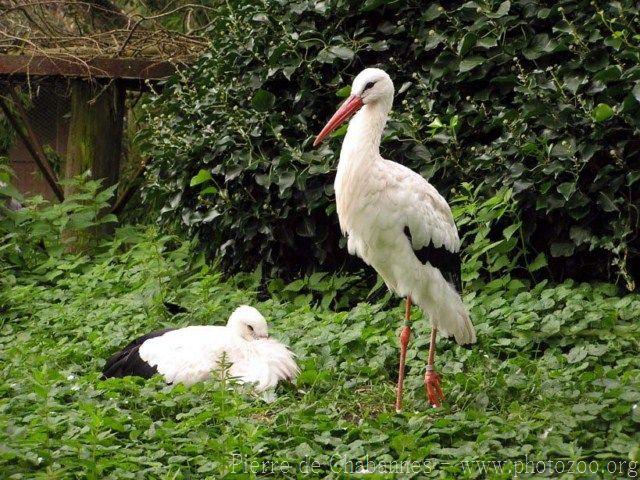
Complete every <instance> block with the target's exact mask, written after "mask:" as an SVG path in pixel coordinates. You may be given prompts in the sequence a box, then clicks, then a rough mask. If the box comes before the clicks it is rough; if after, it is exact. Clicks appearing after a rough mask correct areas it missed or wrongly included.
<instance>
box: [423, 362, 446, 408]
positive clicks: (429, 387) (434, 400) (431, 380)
mask: <svg viewBox="0 0 640 480" xmlns="http://www.w3.org/2000/svg"><path fill="white" fill-rule="evenodd" d="M427 368H428V367H427ZM424 388H425V390H426V391H427V398H428V399H429V403H430V404H431V405H432V406H433V407H439V406H440V405H441V404H442V402H443V401H444V393H442V388H440V375H438V374H437V373H436V372H435V371H434V370H429V369H428V370H427V373H425V374H424Z"/></svg>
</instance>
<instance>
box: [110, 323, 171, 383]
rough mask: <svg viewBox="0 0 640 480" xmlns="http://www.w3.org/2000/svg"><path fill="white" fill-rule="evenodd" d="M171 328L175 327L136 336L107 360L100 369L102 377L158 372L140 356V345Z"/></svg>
mask: <svg viewBox="0 0 640 480" xmlns="http://www.w3.org/2000/svg"><path fill="white" fill-rule="evenodd" d="M172 330H175V328H164V329H162V330H156V331H155V332H151V333H148V334H147V335H143V336H142V337H140V338H136V339H135V340H134V341H133V342H131V343H130V344H129V345H127V346H126V347H124V348H123V349H122V350H120V351H119V352H117V353H115V354H113V355H112V356H111V357H110V358H109V360H107V363H105V365H104V368H103V369H102V378H109V377H125V376H127V375H137V376H139V377H145V378H151V377H153V376H154V375H155V374H156V373H158V370H157V369H156V367H152V366H151V365H149V364H148V363H147V362H145V361H144V360H142V358H140V352H139V350H140V346H141V345H142V344H143V343H144V342H146V341H147V340H149V339H150V338H154V337H159V336H161V335H164V334H165V333H167V332H170V331H172Z"/></svg>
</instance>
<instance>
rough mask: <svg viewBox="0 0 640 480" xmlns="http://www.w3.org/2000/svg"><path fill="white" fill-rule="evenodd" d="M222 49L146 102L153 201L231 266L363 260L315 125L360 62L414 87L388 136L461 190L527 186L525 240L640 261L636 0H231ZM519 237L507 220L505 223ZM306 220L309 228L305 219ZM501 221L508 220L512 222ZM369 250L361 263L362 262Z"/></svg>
mask: <svg viewBox="0 0 640 480" xmlns="http://www.w3.org/2000/svg"><path fill="white" fill-rule="evenodd" d="M216 8H218V9H219V15H218V16H217V17H216V18H217V22H216V24H215V25H214V26H212V27H211V29H210V31H209V33H208V36H209V38H210V40H211V48H210V51H209V53H208V54H206V55H204V57H203V58H201V59H200V60H199V61H198V62H197V64H196V65H194V66H193V68H191V69H189V70H187V71H185V72H183V74H182V76H180V77H179V78H176V79H174V80H173V81H170V82H169V83H168V84H167V85H166V86H165V89H164V92H163V93H162V94H161V95H159V96H158V97H157V98H155V99H154V101H153V102H151V103H149V104H148V105H147V107H146V108H147V111H148V127H147V128H146V130H145V131H144V132H142V133H141V134H140V136H139V139H140V140H141V141H142V142H143V144H144V148H145V151H146V153H147V154H149V155H150V156H151V157H152V158H153V159H154V163H153V165H152V173H151V175H150V178H151V180H152V181H151V184H150V185H149V186H148V187H147V188H146V190H145V199H146V201H147V203H148V204H156V205H158V206H159V207H162V213H161V217H162V218H163V219H165V220H166V221H173V222H179V223H181V224H183V225H185V226H187V227H188V228H189V230H190V231H191V232H192V233H194V234H199V236H200V239H201V241H202V243H203V245H206V246H207V247H208V248H210V250H211V251H212V252H214V253H215V254H217V255H218V256H220V257H221V258H222V260H223V263H224V265H225V267H226V268H228V269H231V270H238V269H243V268H245V269H246V268H250V269H253V268H255V266H256V265H257V264H258V262H263V266H264V267H265V271H267V272H272V273H278V274H284V275H294V274H295V273H297V272H298V271H299V270H305V271H308V270H311V269H313V268H321V269H323V270H333V269H335V268H338V267H341V266H343V265H344V264H345V262H349V260H348V259H347V258H346V257H347V255H346V251H345V249H344V248H341V247H340V242H341V239H340V234H339V229H338V227H337V219H336V215H335V212H334V207H333V188H332V182H333V172H334V170H335V165H336V162H337V157H338V151H339V148H340V142H339V140H335V141H330V142H327V143H326V144H325V145H324V146H323V147H322V148H321V149H319V150H314V149H312V148H311V139H312V136H313V134H315V133H317V132H318V131H319V129H320V128H321V126H322V125H323V123H324V122H325V121H326V120H327V119H328V118H329V116H330V115H331V113H332V111H333V110H334V109H335V108H336V106H337V105H338V103H339V102H340V99H341V97H344V96H346V95H347V93H348V89H347V86H348V85H349V84H350V82H351V79H352V77H353V75H355V74H356V73H358V72H359V71H360V69H362V68H363V67H365V66H373V65H380V66H382V67H384V68H385V69H386V70H387V71H388V72H389V73H390V74H391V76H392V77H393V79H394V81H395V84H396V90H397V95H396V101H395V111H394V113H393V115H392V120H391V122H390V124H389V126H388V129H387V132H386V134H385V138H384V141H383V145H382V150H383V153H384V154H386V155H385V156H387V157H388V158H392V159H395V160H398V161H400V162H402V163H404V164H406V165H408V166H410V167H411V168H413V169H415V170H417V171H419V172H420V173H421V174H423V175H424V176H425V177H427V178H430V179H431V181H432V183H434V184H435V185H436V186H437V187H438V188H439V189H440V190H441V191H442V192H443V193H444V194H445V195H446V196H447V197H448V198H449V199H455V198H456V196H457V195H459V194H461V192H460V191H459V185H460V184H461V182H462V181H467V182H469V183H470V184H471V185H472V186H473V187H474V188H477V195H478V198H479V199H481V200H482V199H488V198H490V197H492V196H493V195H494V193H495V192H496V191H498V190H500V189H502V188H503V187H508V188H510V189H511V190H512V191H513V193H514V198H515V201H516V202H517V209H516V211H515V214H514V215H515V217H514V218H513V219H512V220H513V221H519V222H521V225H522V231H521V232H519V235H521V237H522V239H523V246H524V249H523V251H522V256H521V258H520V261H519V262H518V265H516V268H520V267H523V268H525V269H526V267H527V265H528V264H530V263H531V262H532V261H533V260H534V259H535V258H537V257H538V256H539V254H541V253H542V254H544V255H545V256H546V257H547V258H548V259H549V270H548V272H546V273H545V274H546V275H548V274H551V275H552V276H553V277H554V278H556V279H562V278H564V277H566V276H572V277H575V278H606V279H611V280H618V279H622V280H624V283H626V285H627V286H628V287H629V288H633V272H637V271H640V263H639V262H638V258H639V257H638V246H639V243H638V242H639V241H638V230H639V229H638V218H639V210H638V204H639V199H638V195H639V185H640V182H639V180H640V153H639V152H640V136H639V127H640V83H639V82H640V66H639V59H640V47H639V39H640V36H639V31H640V30H639V28H638V18H639V11H638V7H637V4H636V3H635V2H633V1H629V0H628V1H622V2H595V1H576V0H571V1H561V2H534V1H531V0H518V1H512V2H510V1H504V2H497V1H477V2H475V1H470V2H464V3H463V2H445V3H442V4H438V3H435V2H432V3H429V4H428V5H426V4H424V3H423V2H411V1H410V2H384V1H381V0H367V1H364V2H361V1H347V0H328V1H323V2H312V1H296V2H294V1H287V0H281V1H276V2H271V1H263V2H246V1H237V0H236V1H229V2H224V3H221V4H217V6H216ZM497 232H498V235H500V230H498V231H497ZM294 233H295V234H294ZM495 234H496V232H492V235H495ZM359 265H360V264H359V263H352V264H349V263H347V266H348V267H353V266H359Z"/></svg>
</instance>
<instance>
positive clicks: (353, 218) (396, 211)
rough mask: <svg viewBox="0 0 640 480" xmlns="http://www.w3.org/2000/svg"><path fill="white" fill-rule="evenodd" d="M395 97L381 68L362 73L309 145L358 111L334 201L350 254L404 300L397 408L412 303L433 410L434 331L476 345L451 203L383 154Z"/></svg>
mask: <svg viewBox="0 0 640 480" xmlns="http://www.w3.org/2000/svg"><path fill="white" fill-rule="evenodd" d="M393 94H394V88H393V82H392V81H391V78H389V75H387V74H386V73H385V72H384V71H382V70H380V69H377V68H367V69H365V70H363V71H362V72H360V74H359V75H358V76H357V77H356V78H355V79H354V81H353V85H352V87H351V96H350V97H349V98H347V100H346V101H345V102H344V103H343V104H342V106H341V107H340V108H339V109H338V111H337V112H336V113H335V114H334V115H333V117H331V119H330V120H329V122H328V123H327V124H326V126H325V127H324V128H323V129H322V131H321V132H320V134H319V135H318V136H317V137H316V139H315V142H314V143H313V145H314V146H316V145H318V144H320V142H322V140H323V139H324V138H326V137H327V136H328V135H329V134H330V133H331V132H332V131H334V130H335V129H336V128H338V127H339V126H340V125H341V124H342V123H344V122H345V121H346V120H347V119H348V118H349V117H350V116H351V115H352V114H354V113H356V112H357V113H356V114H355V116H354V117H353V119H352V120H351V121H350V123H349V128H348V129H347V133H346V135H345V137H344V141H343V142H342V150H341V152H340V162H339V163H338V171H337V174H336V179H335V184H334V185H335V193H336V205H337V211H338V218H339V220H340V228H341V229H342V232H343V233H344V234H345V235H346V236H347V247H348V250H349V253H350V254H352V255H357V256H359V257H360V258H362V259H363V260H364V261H365V262H366V263H367V264H368V265H371V266H372V267H373V268H374V269H375V270H376V271H377V272H378V273H379V274H380V276H381V277H382V278H383V279H384V281H385V283H386V284H387V286H388V287H389V288H390V289H391V290H392V291H394V292H395V293H397V294H398V295H400V296H401V297H406V299H407V300H406V313H405V323H404V327H403V329H402V332H401V334H400V368H399V372H398V388H397V396H396V410H397V411H401V410H402V389H403V383H404V364H405V359H406V353H407V344H408V343H409V337H410V336H411V325H410V319H411V305H412V302H413V303H415V304H417V305H418V306H419V307H420V308H421V309H422V310H423V311H424V312H425V313H427V314H428V316H429V318H430V320H431V344H430V346H429V360H428V365H427V371H426V374H425V377H424V384H425V389H426V392H427V396H428V399H429V402H430V403H431V404H432V405H433V406H434V407H438V406H440V402H441V401H443V400H444V395H443V393H442V389H441V387H440V377H439V375H438V374H437V373H436V371H435V369H434V359H435V346H436V333H437V332H438V331H439V332H440V334H441V335H443V336H446V337H448V336H451V335H453V336H454V337H455V340H456V342H458V343H459V344H461V345H464V344H469V343H474V342H475V341H476V334H475V330H474V328H473V324H472V323H471V320H470V318H469V314H468V312H467V309H466V308H465V306H464V303H463V302H462V299H461V298H460V291H461V289H462V285H461V278H460V256H459V253H458V252H459V249H460V238H459V237H458V231H457V229H456V226H455V223H454V221H453V215H452V214H451V209H450V208H449V205H448V204H447V202H446V200H445V199H444V198H443V197H442V196H441V195H440V194H439V193H438V191H437V190H436V189H435V188H434V187H433V186H432V185H431V184H430V183H429V182H427V181H426V180H425V179H424V178H422V177H421V176H420V175H418V174H417V173H415V172H413V171H412V170H410V169H408V168H407V167H405V166H403V165H400V164H398V163H395V162H392V161H389V160H385V159H384V158H382V156H380V139H381V137H382V132H383V130H384V127H385V124H386V123H387V117H388V115H389V112H390V110H391V106H392V104H393Z"/></svg>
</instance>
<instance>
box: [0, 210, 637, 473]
mask: <svg viewBox="0 0 640 480" xmlns="http://www.w3.org/2000/svg"><path fill="white" fill-rule="evenodd" d="M45 210H47V209H45ZM195 248H196V246H195V245H194V244H193V243H188V242H184V241H181V240H180V239H178V238H176V237H173V236H168V235H161V234H159V233H158V232H157V231H155V229H153V228H147V229H140V228H131V227H125V228H122V229H119V230H118V231H116V235H115V237H114V240H113V242H109V243H106V244H103V245H102V248H101V249H100V251H99V252H98V253H97V254H96V255H95V256H94V257H93V259H89V260H87V261H85V262H83V263H82V264H81V265H80V266H77V265H76V263H75V258H74V256H73V255H71V254H64V255H63V256H61V257H59V258H55V259H52V260H51V261H46V262H45V264H43V265H42V266H41V268H39V269H38V271H37V272H30V271H23V272H21V273H20V274H19V275H17V277H16V279H15V281H14V282H13V283H12V284H11V285H3V284H1V283H0V312H1V316H0V346H1V348H0V477H2V478H3V479H4V478H13V479H22V478H24V479H33V478H36V479H40V478H42V479H44V478H87V479H106V478H113V479H122V478H132V479H133V478H135V479H139V478H145V479H146V478H152V479H155V478H163V479H164V478H171V479H176V480H178V479H193V478H216V479H218V478H243V479H244V478H265V477H269V478H300V477H304V478H347V477H350V476H351V475H350V474H351V473H354V472H356V471H357V470H359V467H357V466H356V467H354V466H353V465H355V462H357V461H363V460H364V459H365V457H366V456H367V455H368V458H369V459H370V460H371V461H374V462H377V463H376V465H377V467H376V468H379V465H380V462H383V461H385V462H392V461H393V462H402V461H404V462H411V461H413V462H425V461H428V462H429V463H428V465H427V467H424V466H423V467H422V468H420V470H419V471H418V472H413V474H409V473H406V472H407V471H406V469H405V470H404V471H403V472H405V473H403V474H399V475H397V478H425V477H432V478H487V477H489V478H513V477H514V476H521V477H528V476H532V477H533V476H535V475H514V474H513V471H511V472H512V473H511V474H508V473H504V472H503V473H502V474H501V473H500V472H499V471H496V472H494V471H493V470H489V473H487V472H486V471H485V472H483V470H482V469H481V466H480V465H476V464H474V463H473V462H474V461H476V460H478V461H479V460H486V461H511V462H515V461H526V458H528V459H529V460H536V461H537V460H540V461H545V462H546V461H548V460H554V461H555V460H558V461H561V462H564V468H565V469H566V470H567V472H568V471H569V462H572V463H573V464H574V467H573V468H574V470H573V472H574V473H573V474H569V473H566V472H565V473H564V474H563V478H583V477H584V476H585V475H583V474H579V473H578V472H579V471H578V470H575V468H576V467H575V463H576V462H578V461H581V460H582V461H586V463H589V462H591V461H594V462H596V465H597V468H598V472H599V473H598V475H592V476H593V477H595V478H598V477H603V478H622V477H626V476H627V473H628V472H634V471H635V472H637V465H638V461H640V458H638V455H639V448H640V429H639V428H638V426H639V424H640V409H639V408H637V406H638V403H640V383H639V380H638V379H639V378H640V358H639V357H638V355H637V352H638V348H639V344H638V339H639V338H640V331H639V329H640V325H639V324H638V321H637V319H638V317H639V316H640V297H639V296H638V295H637V294H630V295H627V296H617V290H616V288H615V287H613V286H612V285H592V286H590V285H586V284H577V283H573V282H567V283H564V284H561V285H557V286H549V285H545V284H540V285H537V286H536V287H535V288H533V289H532V290H530V291H529V290H526V289H523V288H522V286H521V287H520V288H507V289H505V288H504V286H503V285H500V284H499V282H498V280H500V278H496V279H494V281H493V282H492V284H493V285H491V284H489V285H485V286H483V287H482V289H479V290H478V291H476V292H475V293H474V294H473V295H469V296H467V298H466V301H467V302H468V304H469V305H470V307H471V313H472V317H473V319H474V322H475V324H476V327H477V331H478V344H477V345H476V346H474V347H473V349H471V350H466V349H463V348H460V347H458V346H456V345H454V344H453V342H450V341H446V340H440V341H439V342H438V354H437V357H436V362H437V366H438V369H439V371H440V372H441V373H442V374H443V387H444V390H445V394H446V396H447V402H446V403H445V404H444V406H443V408H441V409H437V410H434V409H431V408H429V407H428V406H427V404H426V401H425V394H424V386H423V383H422V382H423V380H422V379H423V376H424V370H425V365H426V356H427V350H428V341H429V335H428V328H429V327H428V322H427V321H426V319H424V318H421V316H420V313H419V311H418V309H414V314H415V321H414V322H413V326H414V334H413V335H412V340H411V344H410V349H409V354H408V359H407V369H408V371H407V378H406V391H405V413H403V414H400V415H398V414H396V413H395V410H394V408H393V400H394V386H395V375H396V372H397V361H398V340H397V338H398V336H397V333H398V329H399V327H400V326H401V318H402V313H403V312H402V307H401V306H400V307H398V308H395V306H394V305H392V307H394V308H382V304H380V303H373V304H371V303H361V304H360V305H358V306H357V307H356V308H353V309H352V310H350V311H343V312H337V313H336V312H334V311H332V310H330V309H328V308H325V307H324V306H323V305H322V304H321V303H320V302H318V304H309V303H304V302H296V301H278V300H273V299H269V300H266V301H258V300H257V293H256V291H257V290H258V288H259V275H256V274H243V275H241V276H236V277H234V278H232V279H230V280H227V281H223V280H221V275H220V274H219V273H218V272H217V271H215V270H212V269H211V268H209V267H208V266H206V264H205V263H204V262H202V259H201V256H200V255H197V252H196V250H195ZM57 272H62V274H58V273H57ZM49 273H52V274H51V275H49ZM505 281H507V282H508V281H509V280H508V279H506V280H505ZM340 282H341V281H340V279H335V283H334V284H333V285H334V286H339V285H340ZM321 283H325V284H327V285H328V284H330V283H331V278H330V277H327V276H324V277H322V278H319V277H318V278H315V279H314V280H313V281H312V282H311V283H310V286H315V287H317V288H320V289H321V290H322V291H325V288H324V287H320V286H319V285H320V284H321ZM279 288H280V287H278V289H279ZM298 288H299V285H297V284H296V285H292V286H291V287H290V289H289V290H290V291H292V292H295V291H296V290H297V289H298ZM163 300H170V301H173V302H177V303H179V304H180V305H182V306H184V307H186V308H187V309H188V312H187V313H182V314H179V315H178V316H173V317H172V316H170V315H168V313H167V312H166V310H165V309H164V308H163V304H162V302H163ZM292 300H293V299H292ZM243 303H250V304H252V305H255V306H256V307H257V308H259V309H260V311H261V312H263V314H264V315H265V316H266V317H267V319H268V320H269V322H270V328H271V333H272V334H273V335H274V337H276V338H278V339H280V340H282V341H284V342H286V343H287V344H289V345H290V346H291V348H292V349H293V351H294V352H295V353H296V354H297V355H298V361H299V364H300V366H301V368H302V372H301V375H300V377H299V378H298V380H297V382H296V384H295V385H293V386H291V385H282V386H280V387H278V389H277V391H276V395H275V396H265V397H257V396H255V395H254V394H252V393H251V392H250V391H249V390H248V389H247V388H243V387H239V386H233V385H231V384H229V382H228V381H225V380H224V379H222V378H219V377H218V376H217V375H216V376H213V378H212V379H211V380H210V381H208V382H204V383H201V384H198V385H195V386H193V387H189V388H184V387H182V386H177V387H175V388H171V387H167V386H165V385H164V384H163V383H162V382H161V381H160V379H158V378H156V379H155V380H151V381H145V380H142V379H136V378H124V379H109V380H106V381H103V380H100V378H99V372H100V370H101V368H102V366H103V364H104V361H105V360H106V358H108V356H109V355H110V354H112V353H113V352H114V351H115V350H116V349H118V348H121V347H122V346H123V345H125V344H126V343H128V342H129V341H130V340H131V339H132V338H134V337H135V336H137V335H140V334H143V333H147V332H148V331H151V330H154V329H158V328H163V327H181V326H185V325H196V324H222V323H224V322H225V321H226V318H227V317H228V315H229V314H230V312H231V311H232V310H233V309H234V308H235V307H236V306H237V305H239V304H243ZM395 305H398V304H397V303H395ZM634 405H635V407H634ZM241 459H242V460H241ZM244 460H246V461H247V462H258V463H257V467H252V466H251V464H247V463H245V462H244ZM305 461H306V462H307V463H312V462H314V461H317V462H318V466H317V467H316V469H315V470H313V471H306V472H305V471H304V470H301V469H303V468H304V467H305V465H304V463H303V462H305ZM263 462H264V463H263ZM284 462H288V464H289V465H290V466H289V467H286V466H285V467H284V469H281V468H280V467H281V466H282V465H283V464H284ZM465 462H469V463H468V464H467V463H465ZM633 462H635V463H633ZM274 463H276V464H277V465H278V466H277V467H276V468H277V470H275V471H272V470H270V468H271V466H272V465H273V464H274ZM554 465H555V464H554ZM560 465H561V466H562V465H563V464H562V463H561V464H560ZM632 465H635V467H632ZM488 468H490V469H491V468H493V467H492V465H491V464H489V465H488ZM511 468H513V464H512V465H511ZM558 468H559V467H558ZM607 468H609V470H608V472H612V471H613V472H615V474H607ZM263 469H265V470H263ZM580 471H586V470H580ZM507 472H508V471H507ZM557 473H558V472H557V471H556V474H554V471H551V470H548V471H546V472H545V475H546V476H549V477H552V478H556V477H558V476H559V475H558V474H557ZM629 476H630V475H629ZM371 478H394V477H393V476H390V475H384V476H383V475H381V476H378V477H375V476H371Z"/></svg>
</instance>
